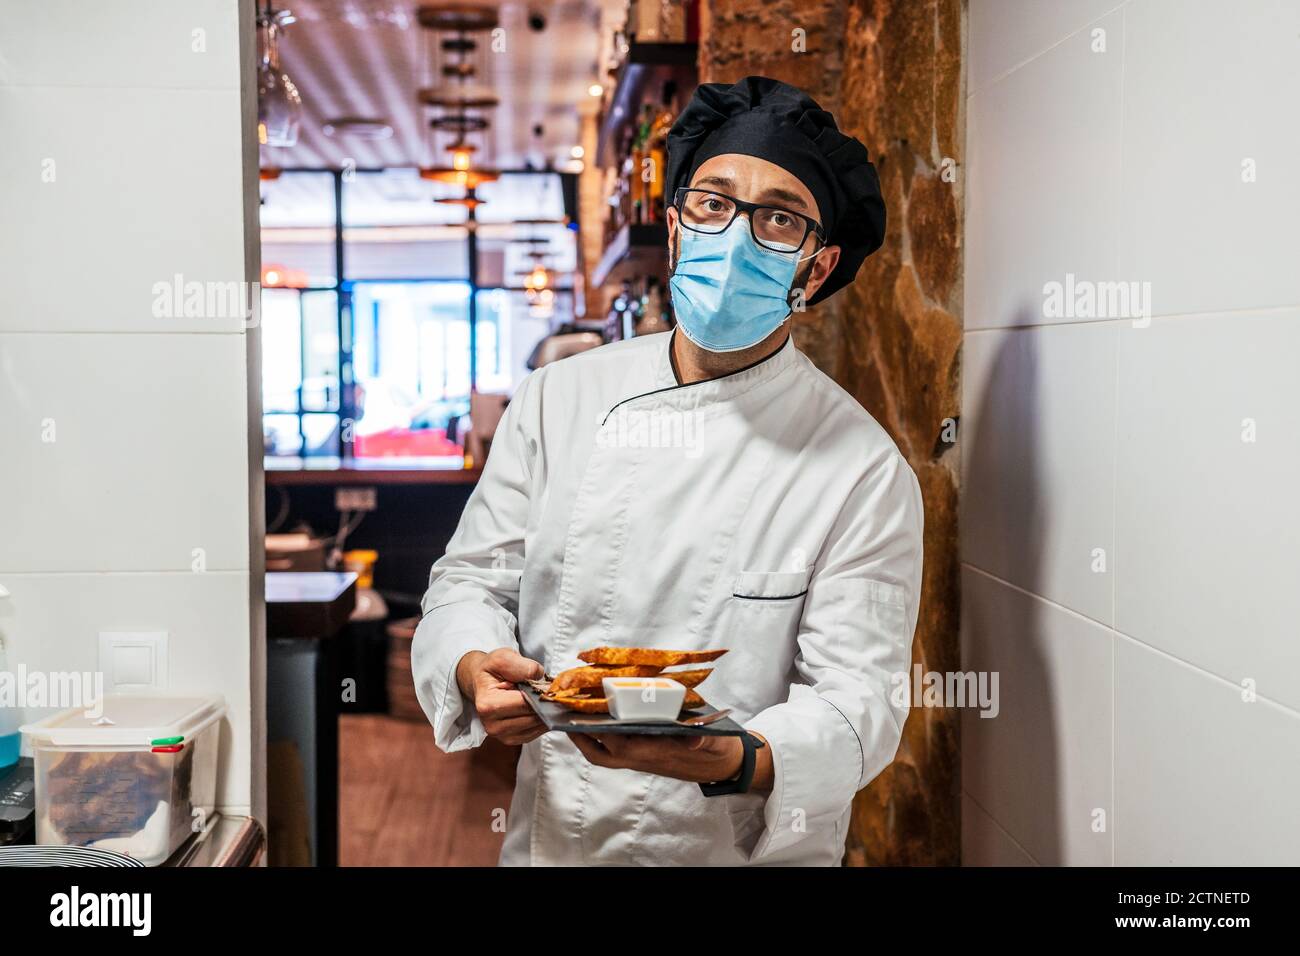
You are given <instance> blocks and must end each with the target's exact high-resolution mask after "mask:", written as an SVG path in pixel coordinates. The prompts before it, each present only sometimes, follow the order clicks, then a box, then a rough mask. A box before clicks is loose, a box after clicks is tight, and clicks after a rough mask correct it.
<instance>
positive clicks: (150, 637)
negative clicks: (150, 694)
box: [99, 631, 167, 694]
mask: <svg viewBox="0 0 1300 956" xmlns="http://www.w3.org/2000/svg"><path fill="white" fill-rule="evenodd" d="M99 670H100V673H102V674H103V675H104V690H105V692H107V693H110V694H113V693H131V692H134V691H141V690H164V689H166V687H167V632H166V631H100V632H99Z"/></svg>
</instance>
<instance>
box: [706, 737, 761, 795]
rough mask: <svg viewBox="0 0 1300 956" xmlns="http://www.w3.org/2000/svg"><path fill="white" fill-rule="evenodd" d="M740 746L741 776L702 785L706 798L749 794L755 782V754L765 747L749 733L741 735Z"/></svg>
mask: <svg viewBox="0 0 1300 956" xmlns="http://www.w3.org/2000/svg"><path fill="white" fill-rule="evenodd" d="M740 745H741V747H742V753H741V758H740V776H739V777H736V778H735V779H732V780H720V781H718V782H717V783H702V784H700V793H702V794H704V795H705V796H706V797H721V796H726V795H727V794H732V793H748V792H749V786H750V784H752V783H753V782H754V765H755V763H757V761H756V760H755V758H754V754H755V753H757V752H758V748H759V747H761V746H763V745H762V744H761V743H759V742H758V740H757V739H756V738H755V737H754V736H753V735H751V734H747V733H746V734H741V735H740Z"/></svg>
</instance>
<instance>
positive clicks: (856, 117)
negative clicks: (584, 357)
mask: <svg viewBox="0 0 1300 956" xmlns="http://www.w3.org/2000/svg"><path fill="white" fill-rule="evenodd" d="M705 7H706V8H707V10H706V13H705V16H704V18H703V21H702V34H703V35H702V41H701V49H700V78H701V81H702V82H734V81H735V80H738V79H740V78H741V77H743V76H746V75H748V74H750V73H758V74H762V75H766V76H771V77H775V78H777V79H781V80H785V81H786V82H788V83H793V84H795V85H797V86H800V87H801V88H803V89H805V90H807V91H808V92H809V93H811V94H812V95H813V96H814V97H815V98H816V99H817V100H818V101H819V103H820V104H821V105H822V107H823V108H825V109H828V110H831V111H832V112H833V113H835V115H836V118H837V120H838V121H839V123H840V126H841V127H842V128H843V129H845V130H846V131H847V132H849V133H851V134H852V135H854V136H857V137H858V138H859V139H861V140H862V141H863V143H865V144H866V146H867V149H868V151H869V152H870V154H871V156H872V160H873V161H874V162H875V164H876V167H877V169H878V171H879V173H880V178H881V185H882V189H883V191H884V194H885V202H886V205H887V207H888V211H889V228H888V235H887V237H886V240H885V244H884V246H883V248H881V249H880V251H878V252H877V253H876V254H875V255H873V256H871V257H870V258H869V259H868V260H867V262H866V264H865V265H864V266H863V268H862V271H861V272H860V273H859V275H858V278H857V281H856V282H855V283H854V284H853V285H852V286H851V287H850V288H848V289H846V290H844V291H843V292H841V293H840V294H838V295H836V296H834V297H832V298H831V299H830V300H829V301H827V302H825V303H823V304H822V305H820V306H817V307H814V308H812V309H810V310H809V311H808V312H807V313H804V314H803V315H801V316H799V317H798V320H797V325H796V329H795V339H796V342H797V344H798V345H799V347H800V348H801V349H802V350H803V351H804V352H805V353H807V354H808V356H809V357H810V358H812V359H813V361H815V362H816V363H817V365H818V366H819V367H820V368H821V369H822V370H823V371H825V372H826V373H827V374H828V375H830V376H831V377H832V378H834V379H835V380H836V381H837V382H839V383H840V384H841V385H842V386H843V387H844V388H846V389H847V390H848V391H849V392H850V393H851V394H852V395H854V396H855V397H856V398H857V399H858V401H860V402H861V403H862V404H863V406H864V407H866V408H867V409H868V410H869V411H870V412H871V413H872V415H874V416H875V417H876V419H877V420H878V421H879V422H880V423H881V424H882V425H883V426H884V427H885V428H887V429H888V430H889V432H890V434H891V435H892V436H893V437H894V440H895V441H896V442H897V443H898V446H899V448H900V449H901V450H902V452H903V453H904V454H905V455H906V456H907V459H908V461H909V462H911V465H912V468H913V469H914V470H915V471H916V475H917V478H918V479H919V480H920V483H921V490H922V493H923V495H924V497H925V524H926V528H925V580H924V584H923V590H922V596H921V611H920V621H919V623H918V625H917V631H916V640H915V644H914V648H913V656H914V661H915V663H917V664H920V665H921V666H922V668H923V669H924V670H925V671H940V672H946V671H954V670H957V669H959V667H960V663H959V658H960V654H959V648H958V623H959V615H958V608H959V590H958V588H959V585H958V581H959V578H958V571H959V564H958V556H957V461H956V450H955V448H954V447H953V440H954V439H955V434H954V433H953V432H954V427H953V424H952V423H953V422H955V420H956V419H957V416H958V414H959V408H958V405H959V400H960V394H961V393H960V387H959V378H958V374H959V362H960V348H961V333H962V313H961V291H962V283H961V277H962V271H961V270H962V250H961V211H962V194H961V170H962V166H963V156H962V148H963V129H964V115H963V100H964V92H963V81H962V76H963V73H962V53H963V51H962V41H963V36H964V19H965V5H964V3H963V2H962V0H775V2H773V0H706V3H705ZM800 30H802V31H803V33H802V34H800V33H797V32H795V31H800ZM801 46H802V50H801V49H800V47H801ZM958 717H959V715H958V713H957V711H955V710H947V709H935V708H931V709H922V708H919V707H914V708H913V710H912V713H911V716H910V717H909V718H908V721H907V724H906V726H905V727H904V732H903V742H902V745H901V746H900V748H899V753H898V758H897V759H896V760H895V762H894V764H893V766H891V767H890V768H889V769H888V770H886V771H885V772H884V773H883V774H882V775H881V776H880V777H879V778H878V779H877V780H876V781H874V782H873V783H872V784H871V785H870V786H869V787H868V788H867V789H865V790H864V791H863V792H862V793H860V794H859V795H858V798H857V801H856V803H855V805H854V814H853V824H852V828H851V832H850V835H849V838H848V849H847V858H846V862H848V863H850V864H854V865H877V864H896V865H908V864H955V863H957V862H958V861H959V857H960V833H961V826H960V778H959V769H960V766H959V747H958V730H959V721H958Z"/></svg>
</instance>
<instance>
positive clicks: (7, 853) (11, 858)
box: [0, 846, 144, 867]
mask: <svg viewBox="0 0 1300 956" xmlns="http://www.w3.org/2000/svg"><path fill="white" fill-rule="evenodd" d="M3 866H137V867H143V866H144V864H143V863H141V862H140V861H139V860H133V859H131V857H129V856H123V855H122V854H121V853H114V852H113V851H112V850H96V849H93V848H91V847H88V846H4V847H0V867H3Z"/></svg>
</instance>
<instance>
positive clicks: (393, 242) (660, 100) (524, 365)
mask: <svg viewBox="0 0 1300 956" xmlns="http://www.w3.org/2000/svg"><path fill="white" fill-rule="evenodd" d="M285 6H287V7H288V9H277V8H276V7H273V6H269V5H265V4H263V5H260V6H259V8H258V13H257V24H258V40H259V63H258V105H259V116H258V140H259V165H260V179H261V184H260V199H261V204H260V221H261V263H262V264H261V285H262V293H261V309H262V313H261V328H262V396H263V416H262V423H263V436H264V443H265V455H266V457H265V473H266V523H267V533H268V537H267V542H268V553H267V569H268V572H272V573H271V575H270V577H269V578H268V600H269V601H271V602H274V598H275V595H274V593H272V592H274V590H275V588H276V587H277V586H279V582H281V581H282V580H285V578H282V577H277V575H276V574H275V572H288V573H289V574H294V573H298V574H304V573H305V574H313V573H319V572H341V573H349V572H351V573H356V574H358V575H359V577H360V581H359V583H360V585H362V586H361V587H360V588H359V590H357V591H356V594H355V597H353V598H348V597H346V596H344V597H342V598H341V599H342V600H344V601H352V602H354V603H355V607H354V609H353V610H352V611H351V612H350V618H351V620H350V622H349V623H348V624H347V625H346V626H345V627H343V628H342V629H341V631H340V632H339V633H338V634H336V635H334V636H332V637H331V638H330V639H329V640H327V641H325V642H319V641H313V642H311V645H310V646H312V647H314V648H316V650H317V652H320V651H321V650H325V651H327V652H328V654H329V655H330V656H331V659H330V666H331V667H332V668H334V669H335V670H337V672H338V674H340V675H347V676H351V677H353V678H355V681H356V693H355V699H353V700H346V699H345V701H344V702H343V704H342V709H343V711H344V712H343V714H342V715H341V720H340V723H339V735H340V740H339V748H338V753H339V766H338V768H337V770H336V769H335V768H333V767H329V766H327V765H326V764H328V763H329V759H328V755H327V754H326V751H328V750H330V749H332V748H330V747H329V743H328V741H325V742H324V744H325V745H324V746H323V747H322V746H321V743H320V742H318V741H314V740H312V739H311V734H312V732H313V731H319V729H320V728H319V727H318V728H307V729H305V730H304V731H303V732H302V733H299V734H296V735H295V733H294V732H292V731H291V730H288V729H286V730H284V732H283V733H281V732H280V728H281V727H285V728H287V727H289V726H290V725H292V724H293V723H294V721H295V716H294V715H293V714H291V713H281V712H280V707H279V706H278V705H277V703H276V701H277V699H279V700H282V701H293V700H300V699H301V698H302V696H303V694H304V693H306V691H304V689H303V687H304V685H302V684H301V683H295V681H296V680H298V678H299V677H300V676H301V673H302V672H301V666H300V665H296V664H295V661H297V660H298V656H296V655H299V656H300V655H301V654H302V653H303V648H302V646H301V642H297V641H294V640H293V639H292V638H289V637H285V636H282V635H277V631H276V616H275V615H276V609H275V606H274V603H272V605H271V617H270V619H269V620H270V625H271V627H270V631H269V634H268V651H269V653H268V686H269V688H270V692H269V693H268V721H269V726H270V743H269V745H268V787H269V795H270V807H269V814H270V821H269V822H270V827H271V830H272V841H271V860H272V862H282V863H295V862H296V863H301V862H307V861H316V862H331V861H333V860H334V859H337V860H338V862H340V863H342V864H350V863H355V864H473V863H477V864H490V863H493V862H495V860H496V853H497V851H498V849H499V840H500V833H496V832H493V830H492V829H491V828H490V827H487V826H483V825H477V826H456V825H454V824H455V823H456V822H457V819H458V815H460V814H470V813H478V812H479V811H480V810H481V808H482V807H484V806H501V807H504V806H507V805H508V803H509V794H510V788H511V786H512V775H513V759H514V753H513V751H511V750H509V749H507V748H505V747H504V746H500V745H495V742H494V741H489V742H488V744H487V745H486V746H485V747H484V748H481V749H480V750H479V751H476V752H474V753H472V754H466V753H460V754H454V755H445V754H442V753H440V752H439V751H437V749H436V748H435V747H434V746H433V742H432V739H431V737H430V735H429V733H428V725H427V722H426V721H425V718H424V716H423V714H422V713H421V711H420V709H419V705H418V703H417V702H416V701H415V699H414V690H413V687H412V685H411V678H410V670H409V668H410V663H409V655H410V637H411V634H412V633H413V629H414V624H415V620H416V618H415V615H417V614H418V602H419V598H420V596H421V594H422V592H423V590H424V587H425V584H426V581H427V576H428V571H429V567H430V565H431V564H432V562H433V561H434V560H435V559H436V558H437V557H438V556H439V555H440V554H441V550H442V548H443V547H444V546H445V544H446V541H447V539H448V537H449V536H450V534H451V532H452V530H454V528H455V524H456V521H457V520H458V518H459V515H460V512H461V509H462V507H463V505H464V503H465V500H466V498H467V497H468V495H469V493H470V491H471V490H472V489H473V487H474V483H475V480H476V478H477V476H478V474H479V473H480V469H481V466H482V463H483V459H484V457H485V455H486V453H487V450H488V449H489V448H490V445H491V440H492V430H493V428H494V426H495V424H496V421H497V419H499V418H500V416H501V413H502V410H503V408H504V406H505V403H506V402H507V401H508V400H509V396H510V395H511V393H512V392H513V391H514V389H515V387H516V386H517V385H518V384H519V382H520V380H521V379H522V378H523V377H524V376H525V375H527V374H528V373H529V371H531V370H533V369H535V368H538V367H540V366H541V365H543V364H545V363H547V362H551V361H555V360H557V359H559V358H563V357H565V356H567V355H571V354H573V353H575V352H579V351H582V350H585V349H589V348H593V347H595V346H597V345H601V344H603V343H606V342H611V341H615V340H618V339H623V338H628V337H631V336H634V335H638V334H646V333H647V332H658V331H664V330H666V329H668V328H670V327H671V321H672V320H671V315H670V311H669V303H668V296H667V294H666V278H667V253H666V239H667V229H666V226H665V224H664V196H663V190H662V185H661V181H662V180H661V177H656V176H650V177H642V176H641V175H640V172H641V170H642V169H643V168H649V167H647V163H649V164H651V165H653V166H655V167H657V168H662V167H663V163H664V149H665V139H666V135H667V131H668V127H669V126H670V125H671V123H672V121H673V119H674V118H675V115H676V110H677V109H678V107H679V105H680V104H679V103H678V99H679V91H683V90H684V91H685V92H686V94H687V95H689V92H690V90H692V89H693V88H694V85H695V78H694V74H695V69H696V67H695V64H696V58H697V46H696V40H697V36H698V30H699V9H698V7H699V5H698V4H697V3H694V2H687V3H662V4H661V3H658V2H653V3H652V2H645V0H638V2H633V3H632V4H628V3H627V2H626V0H537V2H530V3H511V2H508V3H504V4H495V3H471V4H466V3H464V2H455V3H446V4H442V3H432V4H410V3H400V2H391V0H368V2H346V3H344V2H338V0H299V2H293V3H290V4H286V5H285ZM647 180H648V181H647ZM299 580H307V579H305V578H304V579H299ZM312 666H319V662H317V663H316V664H314V665H312ZM295 668H297V669H295ZM302 679H303V680H307V681H310V680H311V677H310V675H309V676H308V677H305V678H302ZM277 688H278V689H280V690H281V691H282V693H280V694H278V695H277V693H276V690H277ZM277 738H280V739H278V740H277ZM394 741H397V742H398V743H397V744H396V745H395V744H394ZM304 742H305V743H304ZM304 751H311V752H313V753H314V754H316V755H322V756H321V760H320V763H321V766H316V765H315V764H316V761H315V760H313V759H312V758H311V756H308V757H306V758H304ZM385 760H388V761H391V762H392V763H391V765H390V766H387V767H382V768H381V767H377V766H376V765H375V764H374V761H381V762H382V761H385ZM321 774H325V775H327V776H334V775H336V774H337V777H338V800H339V814H340V818H341V819H345V820H347V821H349V825H348V826H347V827H343V828H341V829H340V836H339V843H338V846H337V849H335V848H334V847H332V846H329V845H328V844H329V842H330V837H329V835H328V834H326V833H325V832H324V831H325V830H327V829H328V827H327V826H324V825H323V820H322V819H320V818H321V816H322V815H323V814H326V813H328V812H329V810H328V808H327V806H326V805H325V804H324V803H322V802H318V801H329V800H330V799H331V796H332V795H331V794H329V793H326V792H325V791H328V790H330V789H331V788H330V787H328V786H322V785H321V784H320V781H319V780H318V781H316V783H315V784H313V785H310V786H308V787H307V789H308V790H314V791H315V793H312V794H310V795H309V794H306V793H299V792H298V789H297V788H298V782H299V781H301V780H304V779H305V780H308V781H310V780H311V779H312V778H313V777H314V776H319V775H321ZM318 795H319V796H318ZM489 797H490V799H488V798H489ZM471 798H472V799H471ZM304 806H305V807H307V808H308V810H309V812H308V813H306V814H294V813H292V812H291V809H292V808H293V807H304ZM278 808H279V809H278ZM361 821H370V824H371V826H370V827H369V828H368V827H366V826H361V825H359V823H360V822H361ZM277 838H278V839H277ZM457 841H461V842H457ZM295 851H296V855H295Z"/></svg>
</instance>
